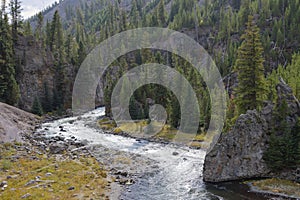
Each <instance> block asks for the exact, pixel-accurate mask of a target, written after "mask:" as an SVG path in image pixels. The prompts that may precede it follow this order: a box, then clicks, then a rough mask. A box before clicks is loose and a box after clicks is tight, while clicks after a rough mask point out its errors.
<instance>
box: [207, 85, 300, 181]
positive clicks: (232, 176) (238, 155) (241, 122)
mask: <svg viewBox="0 0 300 200" xmlns="http://www.w3.org/2000/svg"><path fill="white" fill-rule="evenodd" d="M277 93H278V95H279V102H281V101H283V100H285V102H286V103H287V105H288V108H289V109H290V110H291V113H290V115H289V116H288V118H287V122H288V125H289V126H290V127H293V126H294V125H295V123H296V119H297V118H298V117H299V116H300V107H299V102H298V101H297V99H296V98H295V97H294V95H293V94H292V90H291V89H290V88H289V87H288V86H287V85H286V84H285V83H284V82H283V81H282V80H281V81H280V83H279V84H278V86H277ZM273 112H274V105H273V104H272V103H267V105H265V107H264V108H263V109H262V111H261V112H257V111H256V110H251V111H248V112H247V113H246V114H243V115H241V116H239V118H238V119H237V121H236V124H235V125H234V127H233V128H232V130H231V131H229V132H228V133H222V134H221V136H220V137H219V139H218V141H217V143H216V144H215V145H214V146H213V147H212V148H211V149H210V151H208V153H207V155H206V157H205V162H204V171H203V178H204V181H206V182H222V181H232V180H242V179H251V178H261V177H273V176H275V174H273V173H272V172H271V170H270V169H269V168H268V166H267V164H266V163H265V161H264V160H263V155H264V152H265V151H266V149H267V148H268V142H269V139H270V130H271V129H272V115H273ZM293 174H294V172H291V171H289V172H286V171H285V172H282V173H280V174H276V176H279V177H282V178H287V179H293Z"/></svg>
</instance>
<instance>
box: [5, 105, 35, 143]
mask: <svg viewBox="0 0 300 200" xmlns="http://www.w3.org/2000/svg"><path fill="white" fill-rule="evenodd" d="M38 122H39V119H38V117H37V116H35V115H33V114H30V113H27V112H25V111H22V110H20V109H18V108H15V107H12V106H9V105H7V104H4V103H0V142H13V141H22V134H26V133H30V132H31V131H33V130H34V128H35V126H36V125H37V124H38Z"/></svg>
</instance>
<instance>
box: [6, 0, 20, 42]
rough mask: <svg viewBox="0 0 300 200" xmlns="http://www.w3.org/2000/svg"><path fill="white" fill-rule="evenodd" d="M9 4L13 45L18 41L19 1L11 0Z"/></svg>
mask: <svg viewBox="0 0 300 200" xmlns="http://www.w3.org/2000/svg"><path fill="white" fill-rule="evenodd" d="M9 6H10V14H11V24H12V29H11V30H12V38H13V42H14V45H15V44H16V43H17V41H18V32H19V29H20V28H21V27H22V16H21V11H22V8H21V1H19V0H11V1H10V3H9Z"/></svg>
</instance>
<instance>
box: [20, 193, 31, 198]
mask: <svg viewBox="0 0 300 200" xmlns="http://www.w3.org/2000/svg"><path fill="white" fill-rule="evenodd" d="M28 197H31V194H29V193H27V194H24V195H23V196H21V199H26V198H28Z"/></svg>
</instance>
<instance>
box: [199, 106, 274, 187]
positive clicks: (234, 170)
mask: <svg viewBox="0 0 300 200" xmlns="http://www.w3.org/2000/svg"><path fill="white" fill-rule="evenodd" d="M266 130H267V126H266V122H265V120H263V119H262V118H261V116H260V115H259V114H258V113H257V111H255V110H254V111H248V112H247V114H244V115H241V116H240V117H239V119H238V120H237V122H236V124H235V127H234V128H233V130H232V131H230V132H229V133H226V134H222V135H221V137H220V139H219V141H218V143H217V144H216V145H215V146H214V148H213V149H212V150H211V151H210V152H209V153H208V154H207V156H206V158H205V165H204V180H205V181H208V182H220V181H230V180H237V179H244V178H249V177H252V178H253V177H262V176H266V175H267V174H268V173H269V169H268V168H267V166H266V164H265V162H263V160H262V157H263V152H264V151H265V150H266V145H265V144H266V142H267V140H268V137H267V134H266Z"/></svg>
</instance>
